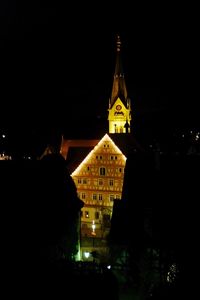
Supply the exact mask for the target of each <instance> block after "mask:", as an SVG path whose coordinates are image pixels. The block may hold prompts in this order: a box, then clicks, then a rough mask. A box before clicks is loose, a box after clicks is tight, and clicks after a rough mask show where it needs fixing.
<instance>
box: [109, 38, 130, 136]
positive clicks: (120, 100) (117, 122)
mask: <svg viewBox="0 0 200 300" xmlns="http://www.w3.org/2000/svg"><path fill="white" fill-rule="evenodd" d="M116 46H117V54H116V65H115V73H114V79H113V86H112V93H111V98H110V99H109V108H108V122H109V133H130V122H131V102H130V99H129V98H128V96H127V89H126V83H125V78H124V73H123V69H122V62H121V56H120V54H121V40H120V36H119V35H118V36H117V45H116Z"/></svg>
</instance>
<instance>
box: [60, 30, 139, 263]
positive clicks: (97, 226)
mask: <svg viewBox="0 0 200 300" xmlns="http://www.w3.org/2000/svg"><path fill="white" fill-rule="evenodd" d="M120 50H121V42H120V38H119V36H117V57H116V66H115V72H114V79H113V87H112V92H111V98H110V100H109V108H108V122H109V130H108V131H109V133H105V134H104V136H103V137H101V138H100V139H95V140H94V139H93V140H86V139H84V140H68V139H63V140H62V145H61V154H62V155H63V156H64V157H65V158H66V159H67V162H68V168H69V171H70V172H71V176H72V178H73V180H74V182H75V185H76V188H77V193H78V196H79V198H80V199H81V200H82V201H83V202H84V207H83V208H82V211H81V226H80V227H81V228H80V233H81V249H80V250H81V255H80V257H79V258H80V259H83V260H91V259H93V258H92V256H91V255H89V254H91V253H94V252H96V253H98V254H99V256H104V257H105V256H106V253H107V251H108V247H107V243H106V237H107V236H108V234H109V231H110V220H111V217H112V210H113V203H114V201H120V199H121V195H122V188H123V179H124V168H125V164H126V156H125V155H126V152H128V151H129V149H131V151H137V150H138V149H139V148H140V147H139V145H138V144H137V143H136V141H135V140H134V138H133V137H132V135H130V132H131V102H130V99H129V98H128V96H127V89H126V83H125V78H124V73H123V70H122V63H121V57H120ZM127 150H128V151H127ZM99 256H98V255H97V257H99Z"/></svg>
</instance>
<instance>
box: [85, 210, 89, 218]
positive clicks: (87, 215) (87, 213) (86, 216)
mask: <svg viewBox="0 0 200 300" xmlns="http://www.w3.org/2000/svg"><path fill="white" fill-rule="evenodd" d="M85 218H87V219H88V218H89V211H85Z"/></svg>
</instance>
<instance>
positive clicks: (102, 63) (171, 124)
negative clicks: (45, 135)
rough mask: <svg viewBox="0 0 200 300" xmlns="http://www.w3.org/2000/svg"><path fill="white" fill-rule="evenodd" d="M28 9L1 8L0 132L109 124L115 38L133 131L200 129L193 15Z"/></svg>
mask: <svg viewBox="0 0 200 300" xmlns="http://www.w3.org/2000/svg"><path fill="white" fill-rule="evenodd" d="M26 2H27V1H25V3H23V2H20V1H18V2H17V3H16V1H14V0H12V1H11V0H9V1H1V4H0V13H1V19H0V22H1V24H0V25H1V26H0V37H1V39H0V51H1V52H0V54H1V68H0V74H1V89H0V90H1V92H0V94H1V100H0V101H1V117H0V122H1V124H0V125H1V128H6V129H8V128H9V129H10V130H11V131H13V132H15V131H16V130H22V132H25V134H27V132H31V131H34V130H36V131H38V130H43V131H45V130H47V128H52V129H53V130H54V129H56V128H59V129H60V128H61V130H63V129H65V128H67V127H68V126H70V128H71V129H70V131H71V132H73V128H74V126H75V125H74V124H76V122H77V121H79V125H76V127H77V126H78V127H81V128H83V118H84V117H85V116H87V119H88V120H90V118H92V122H93V123H95V122H96V123H97V121H98V122H100V121H101V120H106V117H107V107H108V98H109V96H110V93H111V86H112V79H113V72H114V64H115V35H116V33H118V32H119V33H120V34H121V39H122V44H123V48H122V51H123V52H122V58H123V66H124V71H125V77H126V82H127V88H128V94H129V97H130V98H131V100H132V104H133V113H134V115H133V117H134V122H135V123H134V126H135V128H136V130H141V131H143V132H145V130H147V129H148V130H149V128H152V131H153V132H156V131H157V132H161V131H162V130H165V131H166V130H168V128H170V129H171V128H172V129H173V128H175V127H183V128H184V127H185V128H188V127H196V126H199V120H198V102H199V91H198V90H197V86H198V85H197V84H198V82H197V77H198V76H197V75H198V70H199V62H198V60H197V58H198V52H199V46H198V24H197V22H198V19H197V16H196V13H195V8H193V9H192V8H189V7H183V6H182V7H180V6H179V7H175V6H173V7H170V6H167V5H166V6H164V5H163V6H162V7H161V6H153V5H152V3H151V5H149V6H148V7H144V6H143V7H139V6H136V5H134V4H131V5H132V6H131V7H128V6H125V3H124V2H123V4H122V3H121V5H122V7H119V6H117V5H116V4H115V7H114V6H113V7H112V11H111V10H110V9H109V8H108V7H107V6H108V4H106V5H104V4H103V2H95V6H94V5H93V6H90V5H86V4H84V5H83V4H82V6H80V4H78V3H76V4H73V5H72V4H71V5H70V6H68V2H66V4H65V5H64V4H61V5H60V4H55V3H54V2H53V1H52V2H51V1H46V2H45V1H34V2H33V3H32V4H31V3H30V2H29V1H28V4H27V3H26ZM195 73H196V74H197V75H196V74H195ZM75 108H78V112H77V115H75V113H74V109H75ZM87 126H88V125H87ZM25 129H26V130H25Z"/></svg>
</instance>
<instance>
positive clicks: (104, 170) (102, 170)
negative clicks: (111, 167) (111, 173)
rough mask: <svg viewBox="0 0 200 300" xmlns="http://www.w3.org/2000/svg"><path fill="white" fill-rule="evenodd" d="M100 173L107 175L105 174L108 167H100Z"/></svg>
mask: <svg viewBox="0 0 200 300" xmlns="http://www.w3.org/2000/svg"><path fill="white" fill-rule="evenodd" d="M99 174H100V175H101V176H105V175H106V168H104V167H101V168H100V169H99Z"/></svg>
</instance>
